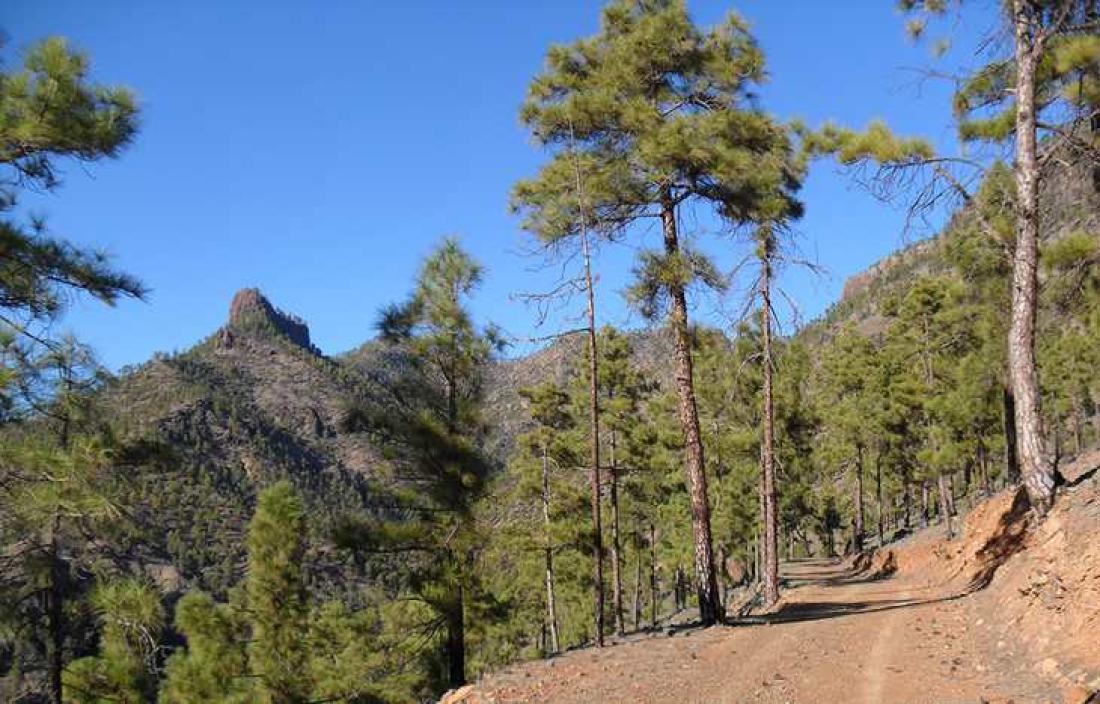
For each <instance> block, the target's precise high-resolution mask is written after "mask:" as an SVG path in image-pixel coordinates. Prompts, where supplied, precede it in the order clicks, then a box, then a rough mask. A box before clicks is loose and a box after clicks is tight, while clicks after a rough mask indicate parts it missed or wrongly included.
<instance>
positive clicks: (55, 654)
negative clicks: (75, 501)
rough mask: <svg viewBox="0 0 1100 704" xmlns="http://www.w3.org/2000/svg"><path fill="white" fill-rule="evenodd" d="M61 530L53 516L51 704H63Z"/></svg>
mask: <svg viewBox="0 0 1100 704" xmlns="http://www.w3.org/2000/svg"><path fill="white" fill-rule="evenodd" d="M60 530H61V516H60V515H59V514H57V513H55V514H54V517H53V525H52V526H51V529H50V539H49V545H50V550H49V558H50V585H49V590H48V591H47V593H46V605H47V608H46V620H47V631H48V634H47V641H46V679H47V683H46V684H47V689H48V691H49V699H50V704H61V702H62V694H63V692H62V686H61V673H62V671H63V669H64V666H65V608H64V592H65V565H64V563H63V562H62V560H61V545H60V538H59V533H60Z"/></svg>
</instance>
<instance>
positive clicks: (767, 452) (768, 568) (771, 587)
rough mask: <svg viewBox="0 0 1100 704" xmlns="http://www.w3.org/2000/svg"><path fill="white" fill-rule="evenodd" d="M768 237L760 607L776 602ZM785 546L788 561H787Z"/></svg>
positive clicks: (763, 255)
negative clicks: (763, 553) (763, 550)
mask: <svg viewBox="0 0 1100 704" xmlns="http://www.w3.org/2000/svg"><path fill="white" fill-rule="evenodd" d="M773 244H774V243H773V241H772V239H771V234H770V233H765V235H764V241H763V242H761V243H760V247H761V252H760V300H761V306H760V332H761V341H762V344H763V353H764V359H763V362H762V367H763V373H764V389H763V396H764V409H763V410H764V414H763V415H764V419H763V420H764V427H763V437H762V438H761V441H760V471H761V472H762V473H763V476H764V542H765V543H766V544H767V552H766V557H767V561H766V562H765V564H764V606H765V607H771V606H773V605H774V604H775V603H776V602H777V601H779V545H778V540H779V535H778V530H779V525H778V523H779V516H778V511H777V510H776V509H777V507H776V497H775V399H774V397H773V390H772V371H773V365H772V300H771V279H772V247H773ZM789 548H790V545H789V544H788V559H789V558H790V554H789V553H790V549H789Z"/></svg>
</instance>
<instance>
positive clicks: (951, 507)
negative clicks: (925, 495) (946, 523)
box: [947, 472, 959, 516]
mask: <svg viewBox="0 0 1100 704" xmlns="http://www.w3.org/2000/svg"><path fill="white" fill-rule="evenodd" d="M947 511H948V516H957V515H959V512H958V510H957V509H956V508H955V473H954V472H951V473H950V474H948V475H947Z"/></svg>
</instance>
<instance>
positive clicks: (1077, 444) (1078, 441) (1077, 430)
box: [1073, 404, 1085, 455]
mask: <svg viewBox="0 0 1100 704" xmlns="http://www.w3.org/2000/svg"><path fill="white" fill-rule="evenodd" d="M1081 415H1082V413H1081V409H1080V408H1079V407H1078V406H1077V405H1076V404H1075V405H1074V407H1073V454H1074V455H1080V454H1081V451H1082V450H1084V448H1085V442H1084V440H1083V439H1082V437H1081Z"/></svg>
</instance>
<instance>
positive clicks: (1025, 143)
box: [1008, 0, 1054, 517]
mask: <svg viewBox="0 0 1100 704" xmlns="http://www.w3.org/2000/svg"><path fill="white" fill-rule="evenodd" d="M1040 12H1042V10H1041V9H1039V7H1038V4H1037V3H1035V2H1033V1H1032V0H1013V25H1014V30H1015V32H1014V33H1015V54H1016V94H1015V102H1016V164H1015V167H1016V248H1015V252H1014V254H1013V260H1012V322H1011V325H1010V327H1009V332H1008V371H1009V379H1010V381H1011V384H1012V392H1013V395H1014V396H1015V401H1016V432H1017V438H1016V443H1017V452H1018V453H1019V458H1020V469H1021V473H1022V475H1023V480H1024V486H1025V487H1026V489H1027V494H1028V498H1029V499H1030V501H1031V505H1032V508H1033V509H1034V511H1035V512H1036V514H1038V515H1039V516H1040V517H1041V516H1045V515H1046V513H1047V512H1048V511H1049V510H1050V507H1051V504H1052V503H1053V501H1054V466H1053V465H1052V463H1051V461H1050V458H1049V457H1047V456H1046V452H1045V451H1044V449H1043V428H1042V416H1041V414H1040V398H1039V379H1038V370H1037V367H1036V362H1035V316H1036V308H1037V298H1038V275H1037V269H1038V261H1039V157H1038V153H1037V148H1036V122H1037V120H1038V115H1037V113H1036V105H1035V80H1036V79H1035V72H1036V69H1037V67H1038V64H1039V57H1040V56H1041V55H1042V49H1043V46H1042V44H1043V36H1042V33H1041V29H1040V24H1041V18H1040V16H1039V13H1040Z"/></svg>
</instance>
